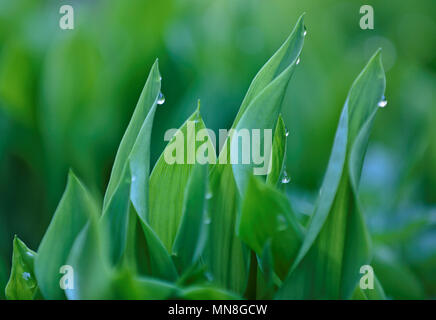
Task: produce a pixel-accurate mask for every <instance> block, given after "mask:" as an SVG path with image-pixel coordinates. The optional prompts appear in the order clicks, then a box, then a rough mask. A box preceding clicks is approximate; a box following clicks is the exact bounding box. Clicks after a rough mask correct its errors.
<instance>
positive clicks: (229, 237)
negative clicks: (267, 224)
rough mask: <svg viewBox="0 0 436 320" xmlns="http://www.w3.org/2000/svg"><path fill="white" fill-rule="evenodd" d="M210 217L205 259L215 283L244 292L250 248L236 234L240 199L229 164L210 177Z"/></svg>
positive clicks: (221, 166) (216, 167)
mask: <svg viewBox="0 0 436 320" xmlns="http://www.w3.org/2000/svg"><path fill="white" fill-rule="evenodd" d="M209 179H210V180H209V184H210V190H211V194H212V197H211V198H210V199H209V201H208V211H209V216H210V219H211V223H210V227H209V240H208V246H207V250H206V253H205V261H206V264H207V265H208V267H209V271H210V273H211V275H212V276H213V279H214V282H216V283H217V284H218V285H220V286H222V287H224V288H227V289H229V290H232V291H234V292H237V293H239V294H242V293H243V292H244V291H245V287H246V285H247V279H248V269H249V258H250V256H249V250H248V248H247V247H246V246H245V245H244V244H243V243H242V241H241V240H240V239H239V238H238V237H237V236H236V219H237V215H238V212H239V211H240V209H239V205H240V203H239V202H240V200H239V197H238V190H237V188H236V183H235V179H234V178H233V172H232V167H231V165H230V164H225V165H216V166H214V167H213V168H212V172H211V174H210V176H209Z"/></svg>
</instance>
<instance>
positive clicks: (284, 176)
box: [282, 169, 291, 184]
mask: <svg viewBox="0 0 436 320" xmlns="http://www.w3.org/2000/svg"><path fill="white" fill-rule="evenodd" d="M290 181H291V178H289V176H288V173H287V172H286V169H285V171H283V176H282V183H284V184H286V183H289V182H290Z"/></svg>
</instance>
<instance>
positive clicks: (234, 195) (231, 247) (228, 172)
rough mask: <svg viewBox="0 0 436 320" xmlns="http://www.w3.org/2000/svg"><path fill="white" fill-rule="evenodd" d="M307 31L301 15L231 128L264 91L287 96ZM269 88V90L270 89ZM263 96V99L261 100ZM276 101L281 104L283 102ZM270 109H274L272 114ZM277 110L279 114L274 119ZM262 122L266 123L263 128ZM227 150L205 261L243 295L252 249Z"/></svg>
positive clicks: (216, 177) (219, 169)
mask: <svg viewBox="0 0 436 320" xmlns="http://www.w3.org/2000/svg"><path fill="white" fill-rule="evenodd" d="M304 29H305V28H304V23H303V16H301V17H300V19H299V20H298V22H297V24H296V26H295V28H294V30H293V31H292V33H291V34H290V35H289V37H288V38H287V39H286V41H285V42H284V43H283V45H282V46H281V47H280V48H279V49H278V51H277V52H276V53H275V54H274V55H273V56H272V57H271V58H270V59H269V60H268V62H267V63H266V64H265V65H264V66H263V67H262V69H261V70H260V71H259V73H258V74H257V75H256V76H255V78H254V79H253V81H252V83H251V85H250V87H249V89H248V91H247V94H246V96H245V98H244V100H243V102H242V105H241V107H240V109H239V111H238V114H237V116H236V118H235V121H234V122H233V125H232V128H236V127H237V126H238V124H239V122H240V120H241V118H242V117H243V116H244V115H245V114H246V113H248V112H247V110H248V108H249V107H250V106H251V105H253V103H255V104H256V105H257V107H253V111H254V112H259V110H257V109H258V108H259V106H260V104H259V103H260V101H261V100H262V101H263V100H268V99H266V98H267V95H265V94H264V93H263V92H264V91H265V90H268V92H270V93H268V94H271V95H272V97H274V98H275V99H276V100H279V99H278V96H280V95H281V94H284V91H285V88H286V86H285V82H286V81H285V80H286V79H285V78H286V77H287V76H289V75H290V69H291V66H292V65H293V63H294V64H295V61H296V60H297V58H298V56H299V55H300V52H301V49H302V46H303V39H304ZM286 84H287V83H286ZM271 86H274V87H280V88H278V89H281V90H282V92H277V93H273V92H271ZM268 87H270V88H269V89H267V88H268ZM262 95H263V97H260V98H259V96H262ZM256 99H258V102H257V103H256V102H255V100H256ZM276 102H277V104H280V105H281V101H280V103H279V102H278V101H276ZM270 105H271V101H266V103H265V105H263V107H264V108H267V107H268V108H267V110H264V109H262V110H260V113H261V114H263V113H266V114H268V115H269V117H268V119H267V122H268V123H267V124H265V123H264V120H263V119H262V120H261V123H260V125H261V127H266V125H269V122H270V121H272V122H273V124H272V125H271V126H270V128H272V127H273V125H274V123H275V121H277V116H278V111H279V109H280V106H277V105H276V106H273V105H271V107H270ZM254 109H256V110H254ZM271 109H274V110H273V111H271ZM276 110H277V115H276V117H275V118H274V119H273V117H274V114H275V113H276ZM252 121H254V119H246V120H245V121H244V123H246V125H249V126H248V128H253V127H255V128H261V127H259V126H258V124H257V123H253V122H252ZM262 123H264V125H263V126H262ZM227 150H230V139H229V138H228V139H227V141H226V143H225V147H224V148H223V150H222V151H221V153H220V156H219V159H220V160H219V162H220V164H217V165H215V166H214V167H213V169H212V171H211V174H210V186H211V187H210V189H211V191H212V198H211V199H210V201H209V213H210V217H211V226H210V236H209V246H208V252H209V253H208V254H207V259H206V261H207V265H208V266H209V268H210V271H211V273H212V275H213V277H214V279H215V281H216V282H217V283H219V284H220V285H222V286H224V287H225V288H228V289H231V290H233V291H235V292H238V293H241V294H242V293H243V292H244V291H245V288H246V285H247V279H248V270H249V263H250V262H249V250H247V248H246V247H245V245H244V244H243V243H242V242H241V240H240V239H238V238H237V237H236V236H235V227H236V219H237V216H238V211H239V206H240V203H239V202H240V196H239V192H238V188H237V187H236V183H235V177H234V175H233V169H232V166H231V165H230V152H227ZM222 163H226V164H222ZM241 175H242V179H243V180H244V179H245V177H244V176H243V174H241Z"/></svg>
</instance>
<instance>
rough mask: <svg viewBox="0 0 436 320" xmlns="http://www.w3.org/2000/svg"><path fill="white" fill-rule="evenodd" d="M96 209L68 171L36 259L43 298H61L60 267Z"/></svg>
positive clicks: (62, 294) (62, 292)
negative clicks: (65, 185)
mask: <svg viewBox="0 0 436 320" xmlns="http://www.w3.org/2000/svg"><path fill="white" fill-rule="evenodd" d="M96 210H97V209H96V206H95V204H94V202H93V200H92V198H91V196H90V195H89V193H88V191H87V190H86V189H85V187H84V186H83V185H82V184H81V182H80V181H79V180H78V179H77V178H76V177H75V176H74V174H73V173H72V172H71V171H70V173H69V174H68V182H67V187H66V189H65V192H64V195H63V196H62V199H61V201H60V203H59V205H58V207H57V209H56V212H55V214H54V216H53V218H52V221H51V222H50V225H49V227H48V229H47V231H46V233H45V235H44V238H43V239H42V241H41V244H40V246H39V249H38V255H37V257H36V258H35V274H36V278H37V279H38V284H39V287H40V289H41V292H42V294H43V296H44V298H46V299H64V298H65V294H64V291H63V290H62V289H61V288H60V285H59V279H60V277H61V274H60V268H61V267H62V266H63V265H66V264H67V258H68V255H69V254H70V250H71V247H72V246H73V242H74V240H75V239H76V237H77V235H78V234H79V232H80V231H81V230H82V229H83V227H84V226H85V224H86V222H87V221H88V218H89V216H90V215H92V214H95V212H96Z"/></svg>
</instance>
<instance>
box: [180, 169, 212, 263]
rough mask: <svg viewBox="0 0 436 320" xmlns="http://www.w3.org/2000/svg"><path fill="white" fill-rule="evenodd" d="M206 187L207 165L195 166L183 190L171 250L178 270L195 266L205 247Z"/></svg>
mask: <svg viewBox="0 0 436 320" xmlns="http://www.w3.org/2000/svg"><path fill="white" fill-rule="evenodd" d="M206 187H207V165H200V164H197V165H195V166H194V169H193V170H192V173H191V176H190V178H189V180H188V185H187V188H186V190H185V197H184V205H183V216H182V219H181V222H180V227H179V229H178V231H177V234H176V238H175V240H174V244H173V249H172V254H173V256H174V258H175V260H176V262H177V264H178V265H179V270H186V269H188V268H189V267H190V266H192V265H193V264H195V263H196V262H197V261H198V259H199V258H200V255H201V253H202V251H203V249H204V246H205V241H206V237H207V235H206V231H207V229H206V227H207V225H206V210H205V197H206Z"/></svg>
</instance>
